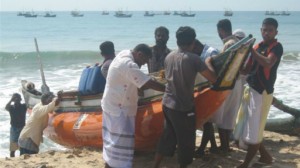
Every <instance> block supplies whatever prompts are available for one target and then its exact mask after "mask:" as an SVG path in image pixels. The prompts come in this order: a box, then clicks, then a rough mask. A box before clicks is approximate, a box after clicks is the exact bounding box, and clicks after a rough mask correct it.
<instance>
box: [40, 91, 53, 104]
mask: <svg viewBox="0 0 300 168" xmlns="http://www.w3.org/2000/svg"><path fill="white" fill-rule="evenodd" d="M54 97H55V96H54V94H53V93H52V92H48V93H44V94H42V97H41V102H42V104H43V105H47V104H49V103H51V102H52V100H53V98H54Z"/></svg>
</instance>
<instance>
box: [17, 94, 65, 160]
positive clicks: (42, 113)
mask: <svg viewBox="0 0 300 168" xmlns="http://www.w3.org/2000/svg"><path fill="white" fill-rule="evenodd" d="M61 95H62V92H58V93H57V98H55V99H53V98H54V95H53V93H51V92H49V93H45V94H43V95H42V97H41V102H40V103H38V104H36V105H35V106H34V107H33V109H32V113H31V115H30V116H29V119H28V121H27V123H26V124H25V126H24V128H23V130H22V131H21V134H20V137H19V141H18V143H19V146H20V155H23V154H36V153H38V152H39V146H40V143H41V142H43V130H44V129H45V128H46V127H47V125H48V113H53V112H54V109H55V107H56V106H57V105H58V104H59V102H60V100H61Z"/></svg>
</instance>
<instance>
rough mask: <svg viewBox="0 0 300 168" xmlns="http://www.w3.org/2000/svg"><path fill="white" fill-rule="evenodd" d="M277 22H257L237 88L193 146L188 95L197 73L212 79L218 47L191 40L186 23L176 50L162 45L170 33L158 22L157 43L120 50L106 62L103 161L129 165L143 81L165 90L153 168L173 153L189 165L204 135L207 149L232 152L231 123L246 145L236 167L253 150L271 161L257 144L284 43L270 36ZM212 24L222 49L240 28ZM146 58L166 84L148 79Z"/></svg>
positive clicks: (192, 115)
mask: <svg viewBox="0 0 300 168" xmlns="http://www.w3.org/2000/svg"><path fill="white" fill-rule="evenodd" d="M277 27H278V23H277V21H276V20H275V19H273V18H266V19H265V20H264V21H263V23H262V28H261V35H262V37H263V41H262V42H260V43H259V44H258V45H256V46H255V47H254V48H253V49H251V50H250V51H251V52H250V53H251V54H250V56H249V59H248V60H247V62H246V63H245V66H243V69H242V70H241V74H240V75H239V76H238V78H237V80H236V84H235V87H234V88H233V89H232V90H231V91H230V94H229V96H228V97H227V98H226V100H225V101H224V103H223V104H222V106H221V107H220V108H219V109H218V110H217V111H216V113H215V115H214V116H213V117H212V118H211V120H210V121H208V122H207V123H205V124H204V127H203V128H204V133H203V137H202V142H201V144H200V146H199V148H198V149H197V150H196V151H195V130H196V128H195V123H196V116H195V108H194V101H193V100H194V97H193V94H194V84H195V78H196V75H197V74H198V72H199V73H200V74H201V75H202V76H203V77H205V78H206V79H207V80H208V81H210V82H211V83H212V84H213V83H214V82H215V81H216V79H217V76H216V74H215V72H214V68H213V67H212V64H211V60H212V58H211V57H212V56H213V55H217V54H218V53H219V52H218V50H217V49H215V48H213V47H210V46H208V45H206V44H202V43H201V42H200V41H199V40H197V39H196V33H195V30H194V29H193V28H191V27H188V26H185V27H180V28H179V29H178V30H177V31H176V39H177V46H178V49H177V50H174V51H171V50H170V49H169V48H168V47H167V45H166V44H167V41H168V39H169V31H168V29H167V28H165V27H158V28H157V29H156V30H155V33H154V34H155V39H156V45H155V46H153V47H151V48H150V47H148V46H147V45H145V44H140V45H138V46H136V47H135V48H134V49H133V50H132V51H130V50H124V51H121V52H120V53H119V54H118V55H117V56H116V57H115V58H114V60H113V61H112V63H111V64H110V67H109V70H108V75H107V83H106V86H105V90H104V95H103V99H102V108H103V141H104V146H103V158H104V160H105V162H106V164H105V166H106V167H132V160H133V156H134V130H135V125H134V124H135V123H134V119H135V115H136V112H137V99H138V93H137V90H138V89H145V88H152V89H155V90H159V91H163V92H164V95H163V99H162V106H163V113H164V116H165V122H164V123H165V124H164V130H163V134H162V135H161V138H160V141H159V143H158V146H157V150H156V155H155V159H154V166H153V167H155V168H157V167H159V165H160V163H161V161H162V159H163V158H164V157H165V156H173V155H174V153H175V152H177V156H178V163H179V167H181V168H184V167H187V166H188V165H189V164H190V163H192V161H193V157H196V156H200V157H201V156H203V155H204V154H205V152H204V150H205V147H206V145H207V143H208V142H209V141H210V142H211V149H210V152H212V153H214V152H215V153H219V152H225V153H227V152H230V151H231V148H230V140H231V136H232V135H233V130H234V138H235V139H236V140H238V141H241V143H239V144H246V146H247V154H246V157H245V160H244V162H243V163H242V164H241V165H239V166H238V167H239V168H246V167H248V166H249V164H250V162H251V161H252V159H253V158H254V156H255V154H256V153H257V151H259V152H260V154H261V155H260V159H259V161H260V162H263V163H265V164H270V163H272V157H271V155H270V154H269V153H268V152H267V151H266V149H265V148H264V146H263V144H262V140H263V138H262V133H263V130H264V127H265V123H266V119H267V114H268V112H269V108H270V105H271V102H272V93H273V91H274V83H275V80H276V73H277V68H278V65H279V63H280V59H281V56H282V54H283V48H282V45H281V44H280V43H279V42H277V40H276V39H275V36H276V35H277ZM217 30H218V34H219V36H220V38H221V39H222V41H223V43H224V47H223V49H222V50H221V52H224V51H225V50H226V49H227V48H229V47H230V46H232V45H234V44H235V43H236V42H238V41H239V40H240V39H242V38H244V37H245V33H243V32H241V31H240V30H238V31H236V32H232V27H231V22H230V21H229V20H228V19H223V20H220V21H219V22H218V24H217ZM146 63H148V70H149V73H152V72H157V71H160V70H164V71H165V78H166V81H167V84H166V86H163V85H161V84H159V83H156V82H155V81H152V79H151V78H150V77H149V76H147V75H145V74H144V73H142V72H141V70H140V67H141V65H143V64H146ZM243 75H247V83H248V84H249V88H250V89H248V88H246V89H245V95H248V98H247V97H246V96H245V95H244V96H243V90H244V87H243V85H242V84H243V80H242V79H243V77H241V76H243ZM249 96H250V98H249ZM116 97H120V99H116ZM242 97H243V98H242ZM238 114H239V117H238V119H239V120H238V123H237V124H236V118H237V115H238ZM245 116H246V117H245ZM213 123H215V124H216V126H217V127H218V132H219V137H220V144H221V145H220V147H217V144H216V141H215V137H214V128H213ZM244 146H245V145H244Z"/></svg>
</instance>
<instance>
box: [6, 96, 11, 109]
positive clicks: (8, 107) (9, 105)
mask: <svg viewBox="0 0 300 168" xmlns="http://www.w3.org/2000/svg"><path fill="white" fill-rule="evenodd" d="M11 102H13V97H12V98H11V99H10V100H9V102H8V103H7V104H6V106H5V110H7V111H9V110H10V107H11Z"/></svg>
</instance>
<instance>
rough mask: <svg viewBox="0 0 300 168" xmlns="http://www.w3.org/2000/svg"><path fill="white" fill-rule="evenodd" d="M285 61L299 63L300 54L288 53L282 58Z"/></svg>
mask: <svg viewBox="0 0 300 168" xmlns="http://www.w3.org/2000/svg"><path fill="white" fill-rule="evenodd" d="M282 59H283V61H299V59H300V52H288V53H284V54H283V56H282Z"/></svg>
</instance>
